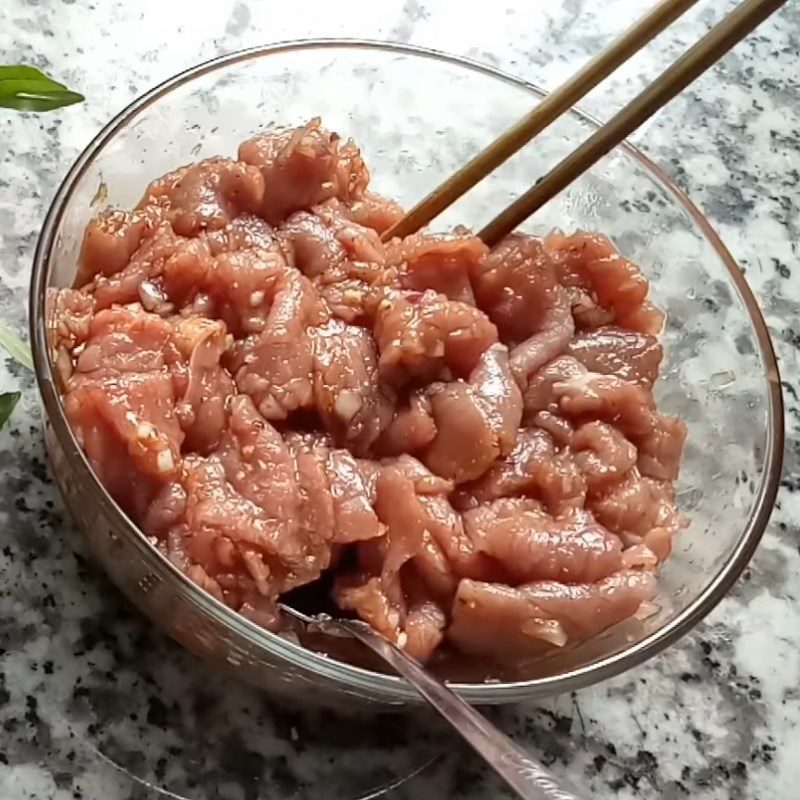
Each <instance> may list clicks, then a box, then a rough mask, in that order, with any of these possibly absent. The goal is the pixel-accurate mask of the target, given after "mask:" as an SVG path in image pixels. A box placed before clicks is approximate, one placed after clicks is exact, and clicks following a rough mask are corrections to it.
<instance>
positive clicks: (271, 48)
mask: <svg viewBox="0 0 800 800" xmlns="http://www.w3.org/2000/svg"><path fill="white" fill-rule="evenodd" d="M309 49H331V50H335V49H349V50H352V49H356V50H378V51H382V52H396V53H400V54H403V55H407V56H412V57H419V58H423V59H431V60H435V61H437V60H438V61H442V62H446V63H449V64H452V65H454V66H459V67H463V68H465V69H468V70H471V71H473V72H478V73H481V74H483V75H485V76H488V77H491V78H494V79H497V80H500V81H503V82H505V83H508V84H511V85H513V86H516V87H518V88H521V89H525V90H527V91H529V92H531V93H532V94H534V95H537V96H539V97H542V96H544V95H545V94H546V92H545V90H543V89H541V88H540V87H539V86H537V85H535V84H533V83H530V82H528V81H525V80H523V79H521V78H518V77H515V76H513V75H510V74H508V73H506V72H503V71H502V70H499V69H496V68H494V67H491V66H487V65H485V64H482V63H480V62H478V61H474V60H472V59H469V58H465V57H462V56H455V55H451V54H448V53H444V52H442V51H438V50H435V49H431V48H425V47H418V46H414V45H409V44H401V43H395V42H387V41H379V40H368V39H348V38H313V39H302V40H294V41H283V42H277V43H274V44H269V45H261V46H257V47H252V48H248V49H245V50H239V51H236V52H233V53H229V54H226V55H223V56H219V57H217V58H214V59H210V60H208V61H205V62H203V63H201V64H198V65H196V66H193V67H190V68H188V69H186V70H184V71H182V72H180V73H178V74H176V75H174V76H173V77H171V78H169V79H167V80H166V81H164V82H162V83H161V84H159V85H158V86H156V87H154V88H153V89H151V90H150V91H148V92H146V93H145V94H143V95H141V96H140V97H139V98H137V99H136V100H134V101H133V102H132V103H131V104H130V105H128V106H127V107H126V108H125V109H123V110H122V111H121V112H120V113H119V114H117V115H116V116H115V117H114V118H113V119H111V121H110V122H108V123H107V124H106V125H105V126H104V127H103V129H102V130H101V131H100V132H99V133H98V134H97V135H96V136H95V137H94V138H93V139H92V141H91V142H90V143H89V145H88V146H87V147H86V148H85V149H84V151H83V152H82V153H81V154H80V156H78V158H77V160H76V161H75V163H74V164H73V165H72V167H71V168H70V170H69V172H68V173H67V175H66V177H65V178H64V180H63V181H62V183H61V185H60V186H59V188H58V191H57V192H56V194H55V196H54V198H53V201H52V203H51V205H50V208H49V210H48V212H47V216H46V217H45V221H44V225H43V227H42V231H41V234H40V236H39V240H38V243H37V247H36V251H35V254H34V260H33V272H32V276H31V285H30V294H29V307H30V322H29V324H30V340H31V346H32V351H33V361H34V368H35V373H36V380H37V383H38V386H39V391H40V393H41V396H42V401H43V404H44V408H45V412H46V414H47V418H48V420H49V422H50V424H51V425H52V427H53V430H54V433H55V435H56V437H57V439H58V441H59V443H60V444H61V446H62V447H63V449H64V452H65V457H66V459H67V463H68V465H69V467H70V468H71V469H72V470H74V471H75V472H76V473H79V474H81V476H82V477H85V478H88V479H89V481H90V482H91V483H93V484H94V488H95V489H96V494H97V502H98V504H99V505H100V507H101V509H102V511H103V513H104V514H105V515H108V516H110V517H111V518H113V519H114V527H115V529H116V530H117V531H122V532H124V535H125V536H126V538H127V539H129V540H130V541H129V542H128V544H131V545H132V546H134V547H135V548H137V549H138V550H139V551H140V553H141V555H142V556H144V557H148V556H149V557H150V560H151V561H152V559H153V556H155V557H156V559H157V562H160V563H159V567H160V570H161V578H162V579H163V580H165V581H175V582H179V583H180V584H182V586H181V587H180V588H181V590H182V593H183V594H184V595H188V596H189V597H190V598H191V600H192V601H193V602H194V604H195V605H196V606H197V607H198V609H199V610H200V611H202V612H203V613H205V614H207V615H209V616H211V617H213V618H215V619H216V621H218V622H221V623H222V624H224V625H225V626H227V627H229V628H231V629H233V630H234V631H235V632H236V633H238V634H239V635H242V636H244V637H245V638H246V639H248V640H249V641H250V643H251V644H252V645H253V646H255V647H257V648H263V649H266V650H267V651H272V652H274V653H275V654H276V655H280V656H282V657H283V658H286V659H287V660H288V661H290V662H292V663H294V664H297V665H298V666H302V667H305V668H306V669H310V670H312V671H314V672H317V673H319V674H321V675H325V676H326V677H328V678H331V679H333V680H335V681H337V682H340V683H342V684H343V686H346V687H347V688H348V689H349V690H353V689H358V688H359V687H362V688H364V689H371V690H373V691H375V690H377V691H378V692H380V693H381V694H384V695H387V696H393V697H394V698H395V699H396V700H397V701H399V702H402V701H414V700H416V699H418V698H417V697H416V695H415V693H414V691H413V690H412V689H411V688H410V687H408V685H407V684H405V682H404V681H402V680H401V679H399V678H397V677H394V676H391V675H382V674H379V673H375V672H372V671H369V670H366V669H362V668H360V667H356V666H352V665H350V664H346V663H343V662H339V661H335V660H333V659H330V658H327V657H325V656H323V655H321V654H319V653H316V652H314V651H311V650H307V649H306V648H303V647H301V646H299V645H296V644H294V643H292V642H290V641H288V640H286V639H284V638H282V637H280V636H277V635H275V634H272V633H270V632H268V631H266V630H264V629H263V628H260V627H259V626H257V625H256V624H255V623H252V622H250V621H249V620H247V619H245V618H244V617H241V616H240V615H239V614H237V613H236V612H235V611H233V610H232V609H230V608H228V607H227V606H225V605H224V604H222V603H220V602H218V601H217V600H215V599H214V598H212V597H211V596H210V595H208V594H207V593H206V592H204V591H203V590H202V589H200V588H199V587H197V586H196V585H195V584H194V583H192V582H191V581H190V580H189V579H188V578H186V576H185V575H183V573H181V572H180V571H178V570H177V569H176V568H175V567H174V566H173V565H172V564H171V563H170V562H169V561H168V560H167V559H166V558H164V557H163V556H162V555H161V554H160V553H159V552H158V551H157V550H156V548H155V547H153V546H152V545H151V544H150V543H149V542H148V541H147V540H146V539H145V537H144V536H143V535H142V533H141V532H140V531H139V529H138V528H137V527H136V526H135V525H134V524H133V523H132V522H131V521H130V520H129V519H128V518H127V517H126V516H125V515H124V514H123V513H122V511H121V510H120V508H119V507H118V506H117V504H116V503H115V502H114V500H113V499H112V498H111V497H110V495H108V493H107V492H106V491H105V489H104V488H103V486H102V485H101V484H100V483H99V481H98V480H97V478H96V477H95V475H94V473H93V471H92V469H91V467H90V466H89V463H88V461H87V460H86V458H85V456H84V454H83V451H82V450H81V448H80V447H79V445H78V443H77V441H76V439H75V437H74V435H73V433H72V430H71V428H70V426H69V424H68V423H67V420H66V416H65V414H64V409H63V406H62V404H61V399H60V396H59V393H58V390H57V388H56V384H55V382H54V380H53V374H52V370H51V366H50V361H49V358H48V355H47V353H48V350H47V339H46V329H45V316H44V300H45V293H46V290H47V285H46V283H45V280H46V278H47V275H48V267H49V259H50V255H51V252H52V249H53V245H54V241H55V235H56V231H57V230H58V226H59V224H60V221H61V217H62V215H63V213H64V210H65V207H66V205H67V204H68V202H69V200H70V198H71V196H72V193H73V190H74V187H75V184H76V183H77V182H78V181H79V180H80V178H81V177H82V176H83V175H84V173H85V171H86V169H87V168H88V166H89V165H90V164H91V163H92V161H93V159H94V158H95V156H96V155H97V154H98V153H99V152H100V151H101V150H102V149H103V147H104V146H105V145H106V144H107V143H108V142H109V141H110V140H111V139H113V137H114V136H115V134H117V133H118V132H119V131H120V130H121V129H122V128H124V127H125V126H126V125H127V124H129V123H130V122H131V121H132V120H133V118H135V116H136V115H137V114H138V113H139V112H140V111H142V110H143V109H145V108H147V107H148V106H149V105H151V104H152V103H154V102H155V101H157V100H158V99H159V98H161V97H163V96H164V95H166V94H168V93H169V92H170V91H172V90H173V89H176V88H178V87H181V86H183V85H185V84H187V83H189V82H190V81H192V80H194V79H196V78H199V77H202V76H203V75H205V74H208V73H211V72H213V71H214V70H217V69H219V68H224V67H230V66H233V65H235V64H238V63H241V62H246V61H250V60H253V59H257V58H261V57H263V56H269V55H273V54H285V53H288V52H292V51H302V50H309ZM568 113H571V114H573V115H576V116H577V117H578V118H580V119H581V120H582V121H584V122H586V123H589V124H590V125H592V126H599V125H600V124H601V123H600V122H599V121H598V120H597V119H595V118H594V117H592V116H591V115H589V114H586V113H585V112H583V111H580V110H579V109H576V108H572V109H570V111H569V112H568ZM619 147H620V148H621V149H622V150H624V151H625V152H626V153H627V154H628V156H630V157H631V158H633V160H634V161H636V162H638V164H639V165H640V166H641V167H642V168H643V169H644V170H645V171H647V172H649V173H651V174H652V175H653V176H654V177H655V178H656V179H657V180H658V182H660V183H661V184H662V185H663V186H664V187H665V188H666V189H667V191H668V192H669V194H671V195H672V197H673V198H674V200H675V201H676V202H677V203H678V204H679V205H681V206H682V207H683V208H684V210H685V211H686V212H687V214H688V215H689V216H690V217H691V219H692V221H693V222H694V223H695V224H696V225H697V226H698V227H699V228H700V230H701V231H702V233H703V235H704V236H705V238H706V239H707V240H708V242H709V243H710V244H711V246H712V247H713V249H714V250H715V251H716V254H717V255H718V256H719V258H720V259H721V261H722V262H723V264H724V265H725V267H726V268H727V270H728V272H729V274H730V277H731V280H732V281H733V283H734V285H735V287H736V289H737V291H738V293H739V296H740V298H741V299H742V301H743V303H744V305H745V308H746V309H747V313H748V315H749V318H750V323H751V326H752V329H753V331H754V333H755V335H756V339H757V342H758V348H759V355H760V356H761V359H762V362H763V363H764V364H765V366H766V369H765V373H764V379H765V381H766V384H767V442H766V449H765V453H764V464H765V470H764V472H763V474H762V477H761V481H760V484H759V487H758V492H757V495H756V501H755V504H754V506H753V509H752V512H751V514H750V516H749V518H748V519H747V521H746V524H745V527H744V530H743V533H742V534H741V536H740V537H739V540H738V542H737V544H736V546H735V548H734V549H733V550H732V551H731V553H730V555H729V557H728V560H727V561H726V562H725V564H724V565H723V566H722V567H721V568H720V569H719V571H718V572H717V574H716V575H714V576H713V577H712V578H711V579H710V580H709V582H708V585H707V586H706V588H705V590H704V591H703V592H702V593H700V594H699V595H698V596H697V597H696V598H695V599H694V601H693V602H692V603H690V604H689V605H688V606H687V607H686V608H685V609H684V610H683V611H682V612H680V614H678V615H677V616H676V617H675V618H674V619H672V620H671V621H669V622H668V623H667V624H665V625H663V626H662V627H661V628H659V629H658V630H656V631H654V632H653V633H651V634H650V635H648V636H647V637H645V638H644V639H642V640H641V641H638V642H635V643H632V644H631V645H630V646H629V647H627V648H625V649H624V650H621V651H619V652H617V653H614V654H612V655H609V656H606V657H604V658H601V659H599V660H597V661H595V662H592V663H589V664H586V665H582V666H580V667H576V668H574V669H572V670H569V671H567V672H564V673H560V674H557V675H553V676H547V677H543V678H536V679H533V680H527V681H516V682H505V683H500V682H497V683H494V682H490V683H456V684H453V688H454V689H456V690H457V691H458V692H459V693H460V694H462V695H463V696H464V697H466V698H467V699H468V700H471V701H473V702H478V703H480V702H488V703H497V702H504V701H506V700H508V701H511V700H515V699H520V698H524V697H539V696H545V695H553V694H559V693H562V692H569V691H574V690H576V689H580V688H583V687H586V686H589V685H591V684H594V683H597V682H598V681H601V680H606V679H608V678H611V677H614V676H615V675H618V674H620V673H622V672H624V671H626V670H628V669H631V668H632V667H635V666H637V665H639V664H641V663H643V662H644V661H646V660H647V659H649V658H651V657H652V656H654V655H656V654H657V653H659V652H660V651H662V650H663V649H664V648H666V647H668V646H669V645H671V644H673V643H674V642H676V641H677V640H678V639H679V638H680V637H681V636H683V635H684V634H685V633H687V632H688V631H689V630H690V629H691V628H693V627H694V626H695V625H696V624H697V623H698V622H699V621H700V620H701V619H703V617H705V616H706V615H707V614H708V613H709V612H710V611H711V610H712V609H713V608H714V607H715V606H716V605H717V603H719V602H720V600H721V599H722V598H723V597H724V596H725V594H726V593H727V592H728V591H729V590H730V588H731V587H732V586H733V584H734V583H735V582H736V580H737V578H738V577H739V575H740V574H741V573H742V571H743V570H744V568H745V567H746V566H747V564H748V562H749V561H750V559H751V557H752V555H753V553H754V551H755V549H756V547H757V546H758V543H759V541H760V540H761V537H762V535H763V533H764V530H765V528H766V525H767V523H768V521H769V518H770V515H771V513H772V509H773V507H774V504H775V499H776V496H777V492H778V487H779V483H780V475H781V469H782V460H783V449H784V418H783V397H782V391H781V382H780V375H779V371H778V364H777V360H776V357H775V352H774V348H773V345H772V341H771V338H770V334H769V330H768V328H767V325H766V322H765V320H764V317H763V315H762V313H761V311H760V309H759V307H758V303H757V302H756V299H755V296H754V295H753V292H752V290H751V289H750V286H749V285H748V283H747V280H746V278H745V276H744V274H743V273H742V271H741V269H740V268H739V266H738V265H737V263H736V262H735V260H734V259H733V257H732V256H731V254H730V253H729V252H728V250H727V248H726V247H725V245H724V244H723V243H722V241H721V239H720V238H719V236H718V235H717V233H716V232H715V231H714V230H713V228H712V227H711V225H710V224H709V223H708V221H707V220H706V219H705V217H704V216H703V214H702V213H701V212H700V210H699V209H698V208H697V207H696V206H695V205H694V203H692V201H691V200H690V199H689V198H688V196H687V195H686V194H685V193H684V192H683V191H682V190H681V189H680V188H678V187H677V186H676V185H675V183H674V182H673V181H672V179H671V178H670V177H669V175H668V174H667V173H666V172H664V170H662V169H661V168H660V167H659V166H657V165H656V164H655V163H653V162H652V161H651V160H650V159H649V158H647V157H646V156H645V155H643V154H642V153H641V152H640V151H639V150H638V149H637V148H635V147H634V146H633V145H631V144H629V143H628V142H623V143H622V144H621V145H619Z"/></svg>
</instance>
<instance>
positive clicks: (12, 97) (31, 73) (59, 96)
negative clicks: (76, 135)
mask: <svg viewBox="0 0 800 800" xmlns="http://www.w3.org/2000/svg"><path fill="white" fill-rule="evenodd" d="M83 100H84V97H83V95H82V94H78V93H77V92H73V91H70V90H69V89H67V87H66V86H64V84H63V83H59V82H58V81H54V80H53V79H52V78H51V77H49V76H48V75H45V74H44V72H42V71H41V70H39V69H36V67H30V66H27V65H25V64H17V65H14V66H10V67H0V106H4V107H5V108H13V109H16V110H17V111H52V110H53V109H54V108H62V107H63V106H71V105H72V104H73V103H80V102H82V101H83Z"/></svg>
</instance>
